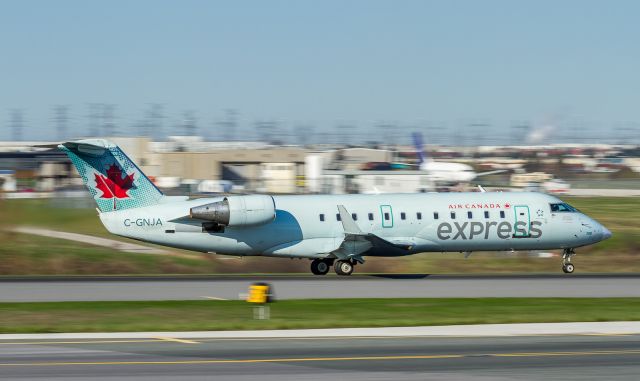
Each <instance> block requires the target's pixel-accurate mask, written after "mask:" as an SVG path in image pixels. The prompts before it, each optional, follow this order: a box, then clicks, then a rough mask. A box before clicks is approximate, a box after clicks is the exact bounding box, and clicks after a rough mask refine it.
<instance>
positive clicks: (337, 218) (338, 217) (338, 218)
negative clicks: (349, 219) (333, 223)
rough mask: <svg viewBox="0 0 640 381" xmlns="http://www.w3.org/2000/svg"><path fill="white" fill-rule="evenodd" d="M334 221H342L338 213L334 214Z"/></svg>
mask: <svg viewBox="0 0 640 381" xmlns="http://www.w3.org/2000/svg"><path fill="white" fill-rule="evenodd" d="M336 220H338V221H342V219H341V218H340V213H338V214H336Z"/></svg>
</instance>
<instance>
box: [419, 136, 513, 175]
mask: <svg viewBox="0 0 640 381" xmlns="http://www.w3.org/2000/svg"><path fill="white" fill-rule="evenodd" d="M411 136H412V139H413V144H414V146H415V148H416V153H417V155H418V165H419V167H418V168H419V170H420V171H424V172H427V173H428V174H429V175H430V176H431V177H432V179H433V180H434V181H436V182H442V183H454V184H455V183H468V182H470V181H471V180H473V179H475V178H477V177H479V176H486V175H492V174H496V173H502V172H506V170H504V169H499V170H495V171H488V172H481V173H477V172H476V171H474V170H473V168H472V167H471V166H470V165H467V164H462V163H454V162H444V161H435V160H433V159H431V158H429V157H427V156H426V155H425V152H424V146H423V143H422V134H420V133H419V132H414V133H413V134H412V135H411Z"/></svg>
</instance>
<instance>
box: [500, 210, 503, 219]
mask: <svg viewBox="0 0 640 381" xmlns="http://www.w3.org/2000/svg"><path fill="white" fill-rule="evenodd" d="M500 218H504V210H501V211H500Z"/></svg>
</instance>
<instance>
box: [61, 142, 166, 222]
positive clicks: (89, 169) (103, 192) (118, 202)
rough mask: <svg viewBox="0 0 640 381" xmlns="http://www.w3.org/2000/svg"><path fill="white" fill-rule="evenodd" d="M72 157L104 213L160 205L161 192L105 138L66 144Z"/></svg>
mask: <svg viewBox="0 0 640 381" xmlns="http://www.w3.org/2000/svg"><path fill="white" fill-rule="evenodd" d="M58 148H59V149H61V150H62V151H64V153H66V154H67V156H69V159H71V162H72V163H73V165H74V166H75V167H76V169H77V170H78V173H79V174H80V177H82V181H83V182H84V185H86V187H87V188H88V189H89V192H91V195H92V196H93V198H94V199H95V201H96V203H97V204H98V208H99V209H100V211H101V212H110V211H114V210H123V209H131V208H139V207H143V206H149V205H153V204H157V203H158V202H159V201H160V199H161V198H162V197H163V195H162V192H160V190H159V189H158V188H157V187H156V186H155V185H154V184H153V183H152V182H151V180H149V178H148V177H147V176H145V174H144V173H142V171H141V170H140V168H138V167H137V166H136V165H135V163H134V162H133V161H131V159H129V157H128V156H127V155H126V154H125V153H124V152H122V150H121V149H120V148H119V147H118V146H117V145H115V144H113V143H111V142H109V141H106V140H103V139H86V140H77V141H72V142H65V143H62V144H60V145H59V146H58Z"/></svg>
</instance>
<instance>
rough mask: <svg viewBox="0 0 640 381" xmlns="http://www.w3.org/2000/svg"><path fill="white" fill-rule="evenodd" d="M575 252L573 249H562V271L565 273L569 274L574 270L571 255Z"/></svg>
mask: <svg viewBox="0 0 640 381" xmlns="http://www.w3.org/2000/svg"><path fill="white" fill-rule="evenodd" d="M575 254H576V252H575V250H573V249H564V251H563V252H562V271H564V273H565V274H571V273H572V272H573V270H575V266H573V263H571V257H572V256H574V255H575Z"/></svg>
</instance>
